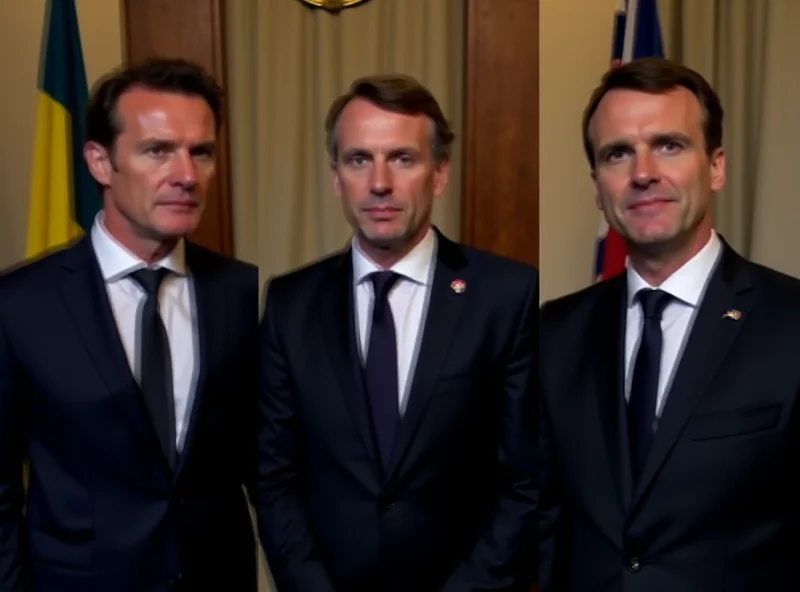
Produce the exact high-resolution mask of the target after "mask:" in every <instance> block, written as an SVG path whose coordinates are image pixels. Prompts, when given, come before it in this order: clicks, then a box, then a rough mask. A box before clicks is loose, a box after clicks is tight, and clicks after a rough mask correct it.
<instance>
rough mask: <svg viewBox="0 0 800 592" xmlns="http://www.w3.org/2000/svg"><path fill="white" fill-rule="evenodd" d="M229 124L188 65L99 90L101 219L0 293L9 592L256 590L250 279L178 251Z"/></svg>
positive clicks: (0, 516) (109, 80) (252, 273)
mask: <svg viewBox="0 0 800 592" xmlns="http://www.w3.org/2000/svg"><path fill="white" fill-rule="evenodd" d="M220 117H221V108H220V94H219V88H218V87H217V85H216V84H215V83H214V81H213V80H212V79H211V78H210V77H209V76H208V75H207V74H205V73H204V72H203V71H202V70H200V69H199V68H197V67H196V66H194V65H192V64H188V63H185V62H182V61H177V60H153V61H150V62H147V63H144V64H141V65H139V66H133V67H130V68H125V69H121V70H119V71H117V72H114V73H113V74H111V75H109V76H108V77H106V78H105V79H104V80H102V81H101V83H100V84H99V85H98V86H97V88H96V90H95V91H94V93H93V96H92V97H91V100H90V106H89V109H88V112H87V142H86V146H85V151H84V156H85V160H86V162H87V163H88V166H89V169H90V172H91V174H92V175H93V177H94V179H95V180H96V181H97V183H98V184H99V185H100V186H101V188H102V193H103V210H102V212H101V213H100V214H99V215H98V216H97V218H96V220H95V223H94V226H93V227H92V228H91V230H90V231H89V232H87V233H86V235H85V236H84V237H83V238H81V239H79V240H78V241H77V242H76V243H74V244H73V245H71V246H69V247H67V248H65V249H63V250H60V251H57V252H54V253H51V254H49V255H47V256H44V257H42V258H40V259H38V260H37V261H34V262H29V263H26V264H25V265H23V266H22V267H20V268H17V269H15V270H13V271H10V272H8V273H6V274H5V275H4V276H3V277H2V278H0V590H3V592H17V591H22V590H24V591H32V592H55V591H58V592H88V591H90V590H97V591H100V590H115V591H118V592H162V591H166V590H181V591H197V590H236V591H237V592H238V591H240V590H241V591H248V590H249V591H251V592H254V591H255V590H256V573H257V572H256V551H255V542H254V533H253V529H252V525H251V521H250V516H249V513H248V506H247V502H246V496H245V494H244V491H243V489H242V486H243V484H244V485H249V486H252V485H253V483H254V478H255V470H254V469H255V466H256V464H255V461H256V457H255V451H256V437H255V434H256V433H255V421H254V420H253V417H254V415H255V412H256V409H257V386H256V381H257V380H258V379H257V365H256V364H257V351H258V350H257V347H258V312H257V309H258V277H257V271H256V269H255V268H254V267H253V266H251V265H248V264H245V263H241V262H237V261H234V260H231V259H228V258H225V257H223V256H221V255H218V254H216V253H213V252H211V251H209V250H206V249H204V248H201V247H199V246H197V245H193V244H191V243H189V242H188V241H186V240H185V239H184V237H186V236H187V235H188V234H189V233H191V232H192V231H194V229H195V228H196V227H197V225H198V222H199V221H200V217H201V213H202V211H203V207H204V205H205V201H206V191H207V188H208V184H209V181H210V179H211V178H212V175H213V173H214V167H215V165H214V158H215V155H214V150H215V146H216V136H217V132H218V129H219V124H220ZM26 455H27V457H28V459H29V468H30V480H29V488H28V492H27V505H26V507H25V512H24V516H23V503H24V502H23V497H24V495H23V485H22V463H23V457H25V456H26Z"/></svg>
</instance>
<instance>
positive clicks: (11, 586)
mask: <svg viewBox="0 0 800 592" xmlns="http://www.w3.org/2000/svg"><path fill="white" fill-rule="evenodd" d="M25 425H26V422H25V421H24V417H23V406H22V394H21V392H20V384H19V381H18V379H17V369H16V364H15V362H14V359H13V355H12V352H11V348H10V346H9V343H8V336H7V334H6V330H5V327H4V326H2V320H0V590H2V591H3V592H21V591H22V590H23V589H24V587H23V577H24V568H23V544H22V533H23V527H22V525H23V515H22V513H23V512H22V508H23V504H24V486H23V459H24V450H25V446H24V437H25V427H24V426H25Z"/></svg>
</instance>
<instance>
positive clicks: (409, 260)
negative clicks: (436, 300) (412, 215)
mask: <svg viewBox="0 0 800 592" xmlns="http://www.w3.org/2000/svg"><path fill="white" fill-rule="evenodd" d="M352 245H353V249H352V253H353V282H354V283H355V284H356V285H358V284H360V283H361V282H363V281H364V280H365V279H367V278H368V277H369V275H370V274H372V273H374V272H376V271H383V269H382V268H381V267H379V266H378V265H376V264H375V262H374V261H372V259H370V258H369V257H367V255H365V254H364V252H363V251H362V250H361V248H360V246H359V242H358V237H357V236H354V237H353V240H352ZM436 246H437V240H436V233H434V231H433V229H432V228H429V229H428V232H427V233H426V234H425V236H424V238H423V239H422V240H421V241H420V242H419V243H418V244H417V245H416V246H415V247H414V248H413V249H412V250H411V251H410V252H409V253H408V254H407V255H406V256H405V257H403V258H402V259H400V261H398V262H397V263H395V264H394V265H392V267H391V270H392V271H394V272H395V273H398V274H399V275H401V276H403V277H404V278H406V279H409V280H411V281H414V282H416V283H418V284H421V285H427V284H428V283H429V282H430V269H431V264H432V263H433V258H434V254H435V252H436Z"/></svg>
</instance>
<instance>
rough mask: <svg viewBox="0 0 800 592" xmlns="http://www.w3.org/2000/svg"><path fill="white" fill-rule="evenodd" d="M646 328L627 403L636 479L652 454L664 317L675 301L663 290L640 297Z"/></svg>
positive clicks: (644, 291)
mask: <svg viewBox="0 0 800 592" xmlns="http://www.w3.org/2000/svg"><path fill="white" fill-rule="evenodd" d="M637 297H638V299H639V302H640V303H641V305H642V314H643V315H644V324H643V327H642V339H641V341H640V343H639V352H638V353H637V355H636V365H635V366H634V369H633V380H632V382H631V392H630V397H629V399H628V432H629V434H630V445H631V459H632V461H633V472H634V476H638V475H639V473H640V472H641V470H642V468H643V467H644V461H645V460H646V459H647V455H648V453H649V452H650V445H651V443H652V440H653V433H654V429H655V420H656V402H657V400H658V377H659V373H660V369H661V349H662V335H661V313H662V312H663V311H664V307H665V306H666V305H667V303H668V302H669V301H670V299H671V298H672V297H671V296H670V295H669V294H667V293H666V292H664V291H662V290H650V289H644V290H640V291H639V292H638V293H637Z"/></svg>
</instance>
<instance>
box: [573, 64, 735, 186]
mask: <svg viewBox="0 0 800 592" xmlns="http://www.w3.org/2000/svg"><path fill="white" fill-rule="evenodd" d="M678 87H683V88H685V89H687V90H689V91H690V92H691V93H692V94H693V95H694V96H695V97H697V100H698V101H699V102H700V107H701V108H702V110H703V135H704V137H705V143H706V151H707V153H708V154H709V155H711V154H712V153H713V152H714V151H715V150H716V149H717V148H719V147H720V146H722V119H723V110H722V104H721V103H720V100H719V96H717V93H716V92H715V91H714V89H713V88H712V87H711V85H710V84H709V83H708V81H707V80H706V79H705V78H703V77H702V76H701V75H700V74H699V73H697V72H696V71H694V70H692V69H691V68H687V67H686V66H683V65H681V64H678V63H676V62H673V61H670V60H667V59H665V58H640V59H636V60H632V61H630V62H628V63H626V64H624V65H622V66H618V67H616V68H612V69H610V70H609V71H608V72H606V74H605V75H604V76H603V79H602V81H601V83H600V86H598V87H597V88H595V89H594V91H593V92H592V95H591V98H590V99H589V104H588V105H587V106H586V109H585V110H584V112H583V125H582V132H583V148H584V151H585V152H586V157H587V159H588V160H589V164H590V165H591V167H592V169H593V170H594V168H595V164H596V163H595V160H594V146H593V145H592V140H591V138H590V137H589V122H590V121H591V119H592V116H593V115H594V113H595V111H596V110H597V106H598V105H599V104H600V101H601V100H602V99H603V97H604V96H605V95H606V93H608V92H609V91H612V90H616V89H626V90H638V91H642V92H646V93H652V94H663V93H666V92H669V91H671V90H674V89H676V88H678Z"/></svg>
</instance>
